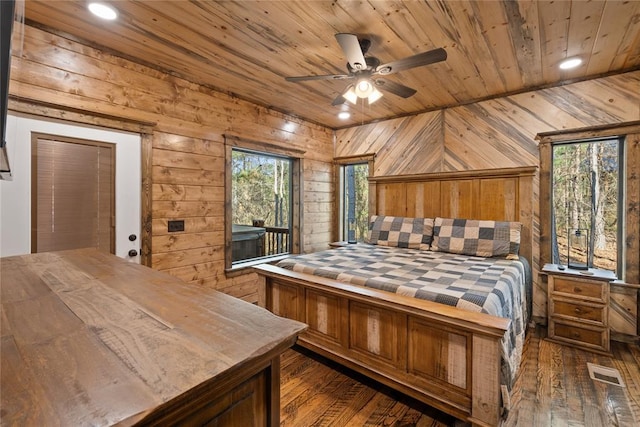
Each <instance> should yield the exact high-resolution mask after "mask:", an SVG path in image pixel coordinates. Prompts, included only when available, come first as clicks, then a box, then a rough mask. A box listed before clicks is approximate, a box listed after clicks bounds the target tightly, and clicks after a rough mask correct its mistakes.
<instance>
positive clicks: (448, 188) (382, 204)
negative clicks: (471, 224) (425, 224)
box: [369, 166, 537, 266]
mask: <svg viewBox="0 0 640 427" xmlns="http://www.w3.org/2000/svg"><path fill="white" fill-rule="evenodd" d="M536 169H537V167H536V166H529V167H519V168H508V169H482V170H474V171H461V172H438V173H428V174H418V175H396V176H375V177H370V178H369V184H370V188H369V212H371V214H373V215H393V216H406V217H425V218H435V217H437V216H439V217H443V218H466V219H485V220H495V221H519V222H521V223H522V232H521V237H520V238H521V241H520V255H522V256H524V257H525V258H526V259H527V260H528V261H529V263H530V265H531V266H533V264H532V255H533V233H532V231H533V178H534V175H535V172H536Z"/></svg>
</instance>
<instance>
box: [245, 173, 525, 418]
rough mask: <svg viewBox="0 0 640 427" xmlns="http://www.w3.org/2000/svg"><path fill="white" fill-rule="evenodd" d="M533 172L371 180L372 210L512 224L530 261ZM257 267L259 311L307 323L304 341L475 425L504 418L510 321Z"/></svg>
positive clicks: (425, 175)
mask: <svg viewBox="0 0 640 427" xmlns="http://www.w3.org/2000/svg"><path fill="white" fill-rule="evenodd" d="M534 174H535V167H526V168H512V169H499V170H481V171H473V172H470V171H469V172H446V173H437V174H422V175H405V176H393V177H391V176H389V177H373V178H370V198H371V202H370V211H371V212H370V213H371V214H378V215H393V216H405V217H429V218H435V217H437V216H440V217H445V218H469V219H486V220H506V221H519V222H521V223H522V224H523V226H522V232H521V244H520V255H522V256H524V257H525V258H527V260H528V261H529V263H530V264H531V254H532V226H533V209H532V199H533V197H532V195H533V192H532V182H533V176H534ZM531 265H532V264H531ZM256 271H257V272H258V274H259V275H260V276H262V277H264V279H265V294H264V304H265V306H266V308H267V309H269V310H270V311H272V312H273V313H275V314H278V315H280V316H283V317H286V318H290V319H295V320H299V321H302V322H304V323H307V324H308V325H309V329H308V330H307V332H305V333H303V334H302V335H301V336H300V337H299V339H298V344H300V345H301V346H304V347H306V348H308V349H310V350H312V351H314V352H317V353H318V354H321V355H323V356H325V357H328V358H330V359H332V360H335V361H337V362H339V363H341V364H343V365H345V366H347V367H349V368H352V369H354V370H356V371H358V372H360V373H362V374H365V375H367V376H369V377H371V378H373V379H375V380H377V381H379V382H381V383H383V384H386V385H388V386H391V387H392V388H394V389H396V390H398V391H401V392H403V393H405V394H407V395H409V396H412V397H414V398H417V399H419V400H421V401H423V402H425V403H427V404H429V405H431V406H433V407H436V408H438V409H440V410H442V411H444V412H446V413H449V414H451V415H453V416H455V417H457V418H458V419H461V420H463V421H466V422H470V423H472V424H473V425H478V426H495V425H499V424H500V423H501V420H502V415H503V412H504V409H505V407H506V406H508V396H506V395H504V388H501V385H500V363H501V361H500V358H501V352H500V341H501V339H502V337H503V335H504V333H505V331H506V330H507V328H508V326H509V319H505V318H499V317H494V316H490V315H487V314H482V313H472V312H468V311H462V310H460V309H457V308H455V307H450V306H446V305H442V304H438V303H434V302H430V301H425V300H418V299H414V298H410V297H405V296H402V295H397V294H392V293H389V292H384V291H378V290H375V289H371V288H365V287H360V286H356V285H350V284H345V283H341V282H339V281H336V280H332V279H326V278H322V277H316V276H311V275H309V274H305V273H298V272H293V271H289V270H285V269H283V268H280V267H277V266H274V265H268V264H265V265H260V266H257V267H256ZM503 402H506V403H504V404H503Z"/></svg>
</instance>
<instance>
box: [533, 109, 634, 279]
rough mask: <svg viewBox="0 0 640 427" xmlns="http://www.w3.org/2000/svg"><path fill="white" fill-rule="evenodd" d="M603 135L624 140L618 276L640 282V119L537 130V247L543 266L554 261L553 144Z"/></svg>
mask: <svg viewBox="0 0 640 427" xmlns="http://www.w3.org/2000/svg"><path fill="white" fill-rule="evenodd" d="M603 137H613V138H616V137H617V138H621V139H623V140H624V144H623V145H624V150H625V151H624V159H623V160H624V164H622V165H621V167H623V168H624V179H623V182H621V183H620V188H621V189H623V191H624V199H623V201H622V203H621V206H620V207H621V209H622V210H624V218H623V219H624V224H623V226H622V228H623V231H622V232H623V233H624V235H623V236H622V237H621V239H622V240H621V243H622V253H621V254H619V256H621V257H622V263H623V269H622V272H621V274H620V275H619V276H618V279H619V280H620V281H621V282H626V283H639V282H640V267H639V260H640V239H639V238H638V236H639V234H640V230H639V226H638V224H639V223H640V212H639V211H638V209H637V208H636V207H637V206H638V204H639V203H640V177H639V176H638V171H639V170H640V121H635V122H627V123H615V124H611V125H603V126H593V127H589V128H583V129H570V130H561V131H552V132H544V133H539V134H538V135H537V136H536V140H537V141H539V143H538V149H539V159H540V187H539V188H540V194H539V213H540V215H539V216H540V240H539V251H540V259H539V260H540V261H539V265H540V266H542V265H544V264H547V263H552V262H553V257H552V253H551V250H552V247H551V245H552V234H551V233H552V222H551V209H552V206H551V197H552V190H553V189H552V185H553V179H552V178H553V177H552V170H551V166H552V161H553V159H552V156H553V149H552V147H553V145H554V144H560V143H566V142H571V141H579V140H587V139H598V138H603Z"/></svg>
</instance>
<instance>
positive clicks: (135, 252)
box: [129, 249, 138, 257]
mask: <svg viewBox="0 0 640 427" xmlns="http://www.w3.org/2000/svg"><path fill="white" fill-rule="evenodd" d="M129 256H130V257H134V256H138V251H136V250H135V249H131V250H130V251H129Z"/></svg>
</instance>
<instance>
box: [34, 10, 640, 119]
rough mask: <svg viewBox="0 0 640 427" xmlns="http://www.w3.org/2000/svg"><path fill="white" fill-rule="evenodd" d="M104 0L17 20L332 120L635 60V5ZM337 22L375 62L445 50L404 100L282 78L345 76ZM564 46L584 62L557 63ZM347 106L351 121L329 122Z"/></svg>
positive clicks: (638, 13)
mask: <svg viewBox="0 0 640 427" xmlns="http://www.w3.org/2000/svg"><path fill="white" fill-rule="evenodd" d="M110 3H112V5H113V6H115V7H116V8H117V10H118V13H119V17H118V19H117V20H116V21H111V22H107V21H100V20H98V19H97V18H95V17H93V16H92V15H90V13H89V12H88V11H87V9H86V4H87V2H86V0H73V1H54V2H52V1H48V0H44V1H36V0H27V1H26V6H25V19H26V22H27V23H30V24H36V25H39V26H41V27H47V28H50V29H53V30H54V32H57V33H59V34H63V35H67V36H70V37H72V38H74V39H76V40H81V41H85V42H87V43H88V44H90V45H92V46H97V47H101V48H105V49H106V50H107V51H110V52H114V53H117V54H118V55H121V56H124V57H126V58H129V59H134V60H136V61H138V62H141V63H143V64H146V65H149V66H151V67H154V68H157V69H161V70H163V71H166V72H169V73H170V74H173V75H175V76H179V77H182V78H184V79H187V80H189V81H191V82H194V83H198V84H202V85H205V86H207V87H211V88H214V89H216V90H220V91H222V92H226V93H230V94H234V95H236V96H238V97H239V98H242V99H246V100H250V101H252V102H255V103H257V104H260V105H264V106H268V107H271V108H274V109H276V110H278V111H282V112H286V113H289V114H293V115H296V116H299V117H301V118H304V119H306V120H309V121H312V122H315V123H319V124H323V125H326V126H328V127H331V128H342V127H348V126H353V125H357V124H361V123H366V122H371V121H375V120H380V119H386V118H392V117H399V116H404V115H409V114H415V113H418V112H423V111H429V110H434V109H440V108H443V107H447V106H454V105H459V104H465V103H469V102H472V101H475V100H480V99H486V98H490V97H495V96H500V95H503V94H507V93H514V92H520V91H524V90H530V89H534V88H539V87H547V86H553V85H559V84H563V83H567V82H570V81H575V80H581V79H587V78H593V77H596V76H602V75H607V74H615V73H619V72H624V71H628V70H635V69H639V68H640V1H612V0H608V1H540V2H537V1H530V0H519V1H511V0H507V1H468V0H460V1H458V0H456V1H444V0H440V1H417V0H405V1H402V0H395V1H393V0H390V1H372V0H369V1H364V0H360V1H354V0H347V1H345V0H333V1H291V0H288V1H246V0H242V1H224V2H213V1H206V2H204V1H203V2H197V1H111V2H110ZM339 32H346V33H355V34H357V35H358V36H359V37H364V38H368V39H370V40H371V41H372V46H371V48H370V49H369V53H368V55H371V56H375V57H377V58H378V59H379V60H380V61H381V62H382V63H386V62H391V61H393V60H396V59H400V58H404V57H407V56H411V55H414V54H417V53H420V52H423V51H427V50H431V49H434V48H437V47H442V48H444V49H446V51H447V53H448V59H447V60H446V61H445V62H440V63H436V64H431V65H428V66H423V67H419V68H414V69H411V70H405V71H402V72H399V73H397V74H394V75H392V76H389V77H388V79H389V80H393V81H396V82H398V83H402V84H404V85H406V86H409V87H412V88H414V89H417V90H418V93H417V94H415V95H414V96H412V97H410V98H407V99H403V98H400V97H398V96H395V95H393V94H390V93H388V92H387V93H385V95H384V96H383V98H382V99H381V100H379V101H377V102H376V103H374V104H372V105H362V104H359V105H351V104H348V103H345V104H344V105H342V106H332V105H331V102H332V100H333V99H334V98H335V97H336V96H338V95H339V94H340V93H341V92H342V91H343V90H344V89H345V87H346V86H347V84H348V81H345V80H329V81H319V80H316V81H307V82H304V83H292V82H288V81H285V79H284V78H285V77H286V76H300V75H320V74H336V73H337V74H344V73H345V72H346V58H345V56H344V53H343V52H342V50H341V48H340V46H339V45H338V43H337V41H336V39H335V37H334V35H335V34H336V33H339ZM25 54H28V53H25ZM573 56H579V57H580V58H581V59H582V60H583V64H582V65H581V66H579V67H578V68H576V69H574V70H570V71H562V70H560V69H559V68H558V64H559V62H560V61H561V60H563V59H565V58H568V57H573ZM69 60H72V59H69ZM114 78H117V76H114ZM343 109H347V110H350V111H351V113H352V115H351V118H350V119H348V120H340V119H338V117H337V114H338V112H340V111H341V110H343Z"/></svg>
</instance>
